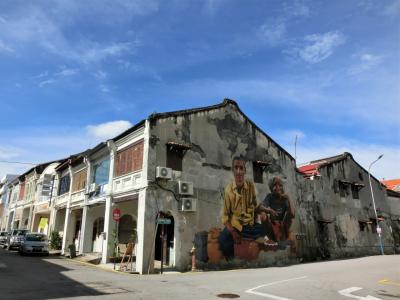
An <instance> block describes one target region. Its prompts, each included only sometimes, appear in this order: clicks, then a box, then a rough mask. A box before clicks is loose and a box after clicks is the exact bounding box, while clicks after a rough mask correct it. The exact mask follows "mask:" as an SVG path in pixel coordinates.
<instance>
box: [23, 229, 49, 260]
mask: <svg viewBox="0 0 400 300" xmlns="http://www.w3.org/2000/svg"><path fill="white" fill-rule="evenodd" d="M18 252H19V254H21V255H24V254H27V253H42V254H45V255H49V240H48V239H47V235H45V234H43V233H39V232H31V233H27V234H26V235H25V236H24V239H23V240H22V242H21V244H20V245H19V249H18Z"/></svg>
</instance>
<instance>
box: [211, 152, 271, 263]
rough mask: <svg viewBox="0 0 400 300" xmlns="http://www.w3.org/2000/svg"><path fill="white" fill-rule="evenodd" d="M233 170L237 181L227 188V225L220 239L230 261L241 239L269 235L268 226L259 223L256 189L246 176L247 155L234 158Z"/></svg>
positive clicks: (220, 244)
mask: <svg viewBox="0 0 400 300" xmlns="http://www.w3.org/2000/svg"><path fill="white" fill-rule="evenodd" d="M232 172H233V177H234V180H233V181H232V182H231V183H229V184H228V185H227V186H226V188H225V190H224V207H223V215H222V223H223V224H224V226H225V227H224V229H223V230H222V232H221V234H220V236H219V238H218V241H219V247H220V250H221V252H222V253H223V255H224V256H225V259H226V260H231V259H233V258H234V243H239V242H240V240H241V238H247V239H254V240H256V239H259V238H261V239H263V238H264V236H265V230H264V228H265V227H264V226H263V225H262V224H258V223H256V222H255V218H256V217H257V212H258V206H257V200H256V188H255V185H254V183H253V182H252V181H250V180H247V179H246V178H245V176H246V161H245V160H244V158H242V157H234V158H233V160H232Z"/></svg>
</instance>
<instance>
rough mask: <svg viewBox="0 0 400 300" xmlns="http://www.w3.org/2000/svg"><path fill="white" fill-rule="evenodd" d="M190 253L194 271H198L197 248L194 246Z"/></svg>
mask: <svg viewBox="0 0 400 300" xmlns="http://www.w3.org/2000/svg"><path fill="white" fill-rule="evenodd" d="M189 253H190V255H192V271H196V247H195V246H194V245H193V247H192V249H190V252H189Z"/></svg>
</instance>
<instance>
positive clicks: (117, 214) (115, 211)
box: [112, 208, 121, 222]
mask: <svg viewBox="0 0 400 300" xmlns="http://www.w3.org/2000/svg"><path fill="white" fill-rule="evenodd" d="M112 213H113V219H114V221H115V222H119V219H120V218H121V211H120V209H119V208H114V209H113V212H112Z"/></svg>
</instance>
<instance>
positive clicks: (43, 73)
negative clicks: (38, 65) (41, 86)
mask: <svg viewBox="0 0 400 300" xmlns="http://www.w3.org/2000/svg"><path fill="white" fill-rule="evenodd" d="M47 76H49V72H48V71H44V72H42V73H40V74H39V75H36V76H34V77H33V78H36V79H40V78H43V77H47Z"/></svg>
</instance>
